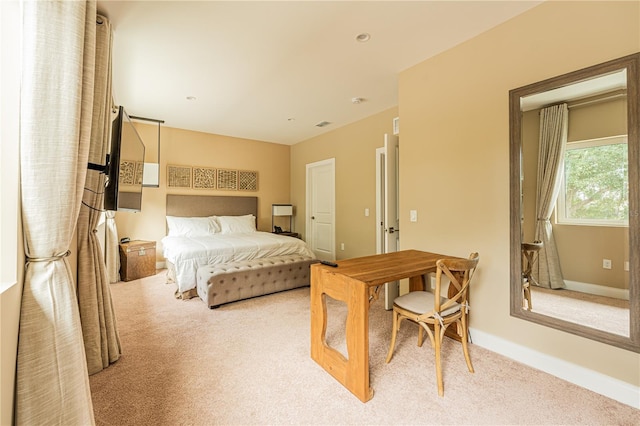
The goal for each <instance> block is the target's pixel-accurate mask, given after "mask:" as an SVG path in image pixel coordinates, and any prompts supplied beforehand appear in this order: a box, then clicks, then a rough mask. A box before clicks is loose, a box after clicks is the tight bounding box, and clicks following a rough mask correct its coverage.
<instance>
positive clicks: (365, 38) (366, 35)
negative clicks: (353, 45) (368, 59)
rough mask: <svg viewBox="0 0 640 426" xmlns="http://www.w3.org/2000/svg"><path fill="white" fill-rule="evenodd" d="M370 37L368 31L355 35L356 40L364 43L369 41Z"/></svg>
mask: <svg viewBox="0 0 640 426" xmlns="http://www.w3.org/2000/svg"><path fill="white" fill-rule="evenodd" d="M370 38H371V35H370V34H369V33H360V34H358V35H357V36H356V40H357V41H359V42H360V43H364V42H367V41H369V39H370Z"/></svg>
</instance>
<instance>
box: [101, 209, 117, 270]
mask: <svg viewBox="0 0 640 426" xmlns="http://www.w3.org/2000/svg"><path fill="white" fill-rule="evenodd" d="M115 217H116V212H112V211H107V212H106V218H107V221H106V230H107V236H106V238H105V246H106V249H105V251H106V253H105V258H106V261H107V277H108V278H109V282H110V283H116V282H118V281H120V251H119V247H120V246H119V243H118V228H117V227H116V220H115Z"/></svg>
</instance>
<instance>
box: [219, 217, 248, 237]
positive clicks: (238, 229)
mask: <svg viewBox="0 0 640 426" xmlns="http://www.w3.org/2000/svg"><path fill="white" fill-rule="evenodd" d="M217 219H218V223H219V224H220V229H221V232H222V233H223V234H235V233H242V232H245V233H246V232H256V217H255V216H254V215H252V214H247V215H244V216H218V217H217Z"/></svg>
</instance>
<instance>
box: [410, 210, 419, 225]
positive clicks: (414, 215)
mask: <svg viewBox="0 0 640 426" xmlns="http://www.w3.org/2000/svg"><path fill="white" fill-rule="evenodd" d="M409 220H410V221H411V222H417V221H418V210H410V211H409Z"/></svg>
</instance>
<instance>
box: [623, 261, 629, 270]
mask: <svg viewBox="0 0 640 426" xmlns="http://www.w3.org/2000/svg"><path fill="white" fill-rule="evenodd" d="M624 270H625V271H628V270H629V261H628V260H625V262H624Z"/></svg>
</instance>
